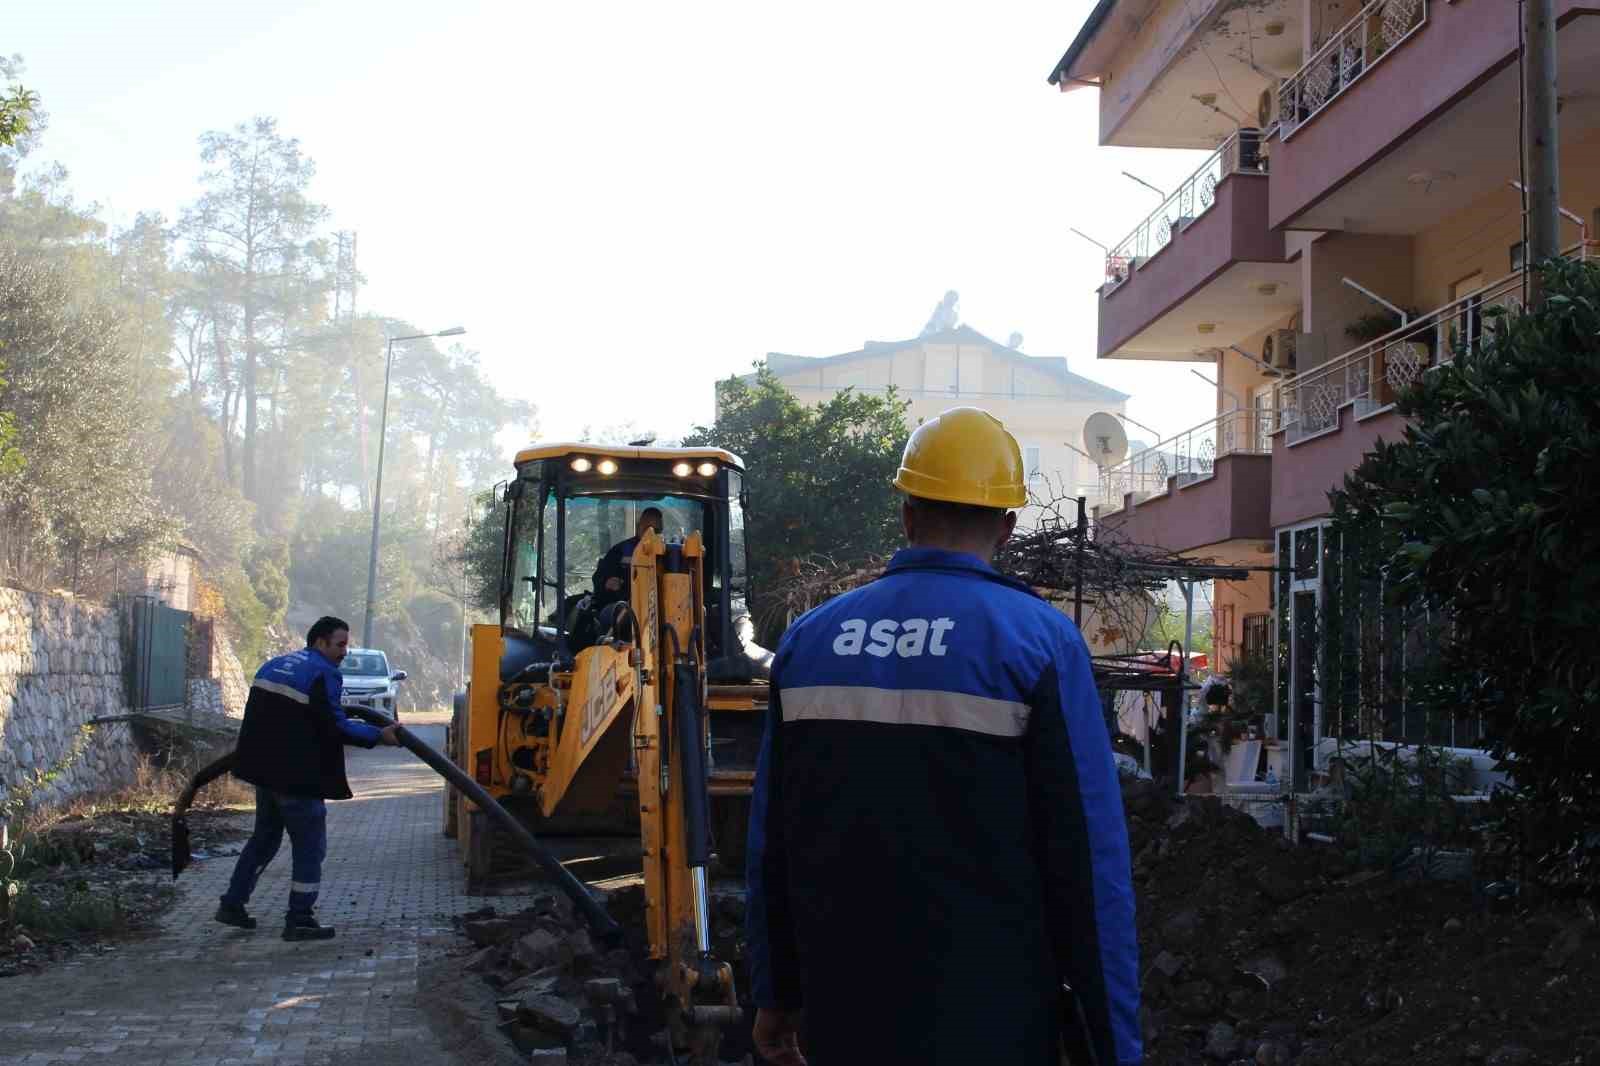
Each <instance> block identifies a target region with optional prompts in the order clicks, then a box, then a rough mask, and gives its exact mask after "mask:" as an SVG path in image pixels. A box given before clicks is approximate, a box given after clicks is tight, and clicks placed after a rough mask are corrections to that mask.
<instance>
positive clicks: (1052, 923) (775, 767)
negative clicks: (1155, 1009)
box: [747, 407, 1143, 1066]
mask: <svg viewBox="0 0 1600 1066" xmlns="http://www.w3.org/2000/svg"><path fill="white" fill-rule="evenodd" d="M894 484H895V487H896V488H898V489H899V490H900V491H901V492H903V493H904V494H905V500H904V502H903V504H902V510H901V520H902V524H903V527H904V530H905V534H906V539H907V540H908V541H909V542H910V546H909V547H907V548H905V549H903V550H901V551H900V552H899V553H897V554H896V555H895V556H894V558H893V559H892V560H891V561H890V563H889V565H888V567H887V568H886V570H885V571H884V573H883V575H882V576H881V577H880V578H879V579H878V580H877V581H875V582H873V583H872V584H870V585H867V586H865V587H863V588H860V589H857V590H855V591H853V592H850V593H847V594H846V595H843V596H840V597H838V598H836V599H834V600H831V601H829V602H828V603H825V604H823V605H822V606H821V607H818V608H817V609H816V610H814V611H811V612H810V613H809V614H806V615H805V616H803V617H802V618H800V619H799V620H798V621H796V622H795V623H794V625H793V626H791V627H790V629H789V631H788V632H787V633H786V634H785V635H784V638H783V642H782V644H781V646H780V647H779V649H778V653H777V658H776V661H775V662H774V664H773V668H772V701H771V704H770V710H769V711H768V718H767V725H766V732H765V736H764V738H763V741H762V747H761V754H760V761H759V764H758V768H757V771H756V783H755V794H754V797H753V802H752V808H751V818H750V839H749V852H748V862H749V865H748V869H747V876H748V887H749V911H748V922H749V929H748V943H749V946H750V954H749V958H750V964H751V975H752V980H753V993H754V997H755V1003H756V1007H757V1008H758V1011H757V1017H756V1025H755V1042H756V1046H757V1049H758V1050H759V1051H760V1053H761V1055H762V1056H763V1058H765V1059H766V1060H767V1061H768V1062H769V1063H774V1064H778V1066H804V1064H805V1063H806V1061H807V1058H806V1056H808V1055H809V1056H811V1057H812V1058H813V1059H814V1061H815V1062H816V1063H818V1064H820V1066H833V1064H836V1063H855V1062H873V1063H905V1064H907V1066H910V1064H912V1063H915V1064H918V1066H923V1064H935V1066H957V1064H960V1066H970V1064H972V1063H984V1064H985V1066H1046V1064H1050V1066H1058V1064H1059V1063H1060V1061H1061V1055H1062V1053H1063V1051H1064V1052H1065V1053H1066V1055H1067V1057H1068V1059H1069V1060H1070V1061H1071V1062H1072V1063H1073V1064H1074V1066H1083V1064H1085V1063H1096V1064H1099V1066H1127V1064H1132V1063H1137V1062H1140V1061H1141V1060H1142V1058H1143V1050H1142V1047H1141V1033H1140V1025H1139V1020H1138V1014H1139V984H1138V943H1137V940H1136V937H1135V927H1134V896H1133V884H1132V876H1131V871H1130V865H1131V864H1130V861H1129V856H1128V835H1127V826H1126V823H1125V822H1124V820H1123V812H1122V793H1121V789H1120V787H1119V784H1118V780H1117V771H1116V767H1115V764H1114V762H1113V760H1112V754H1111V742H1110V739H1109V737H1108V735H1107V732H1106V727H1105V722H1104V720H1103V718H1102V715H1101V709H1100V699H1099V696H1098V694H1097V693H1096V691H1095V687H1094V680H1093V677H1092V675H1091V673H1090V665H1089V653H1088V650H1087V648H1086V647H1085V645H1084V642H1083V638H1082V637H1081V636H1080V635H1079V633H1078V630H1077V628H1076V627H1075V626H1074V625H1073V624H1072V622H1071V620H1069V619H1068V618H1067V617H1066V615H1064V614H1062V613H1061V612H1060V611H1058V610H1056V609H1055V608H1053V607H1052V606H1050V604H1048V603H1046V602H1045V601H1044V600H1042V599H1040V598H1039V597H1038V596H1037V595H1035V594H1034V593H1033V592H1032V591H1031V590H1030V589H1029V588H1028V587H1027V586H1026V585H1024V584H1022V583H1020V582H1017V581H1013V580H1011V579H1010V578H1007V577H1003V576H1001V575H1000V574H999V573H997V572H996V571H995V569H994V568H993V566H992V560H993V557H994V555H995V552H996V551H997V550H998V549H999V547H1000V546H1001V545H1002V544H1004V543H1005V541H1006V540H1007V538H1008V537H1010V535H1011V532H1012V530H1013V529H1014V527H1015V525H1016V517H1017V516H1016V513H1015V512H1014V511H1013V510H1012V508H1016V507H1021V506H1023V505H1024V504H1025V503H1026V502H1027V487H1026V479H1025V477H1024V474H1023V466H1022V456H1021V453H1020V451H1019V449H1018V447H1017V442H1016V440H1015V439H1014V438H1013V437H1012V436H1011V434H1010V433H1008V432H1007V431H1006V430H1005V428H1004V427H1003V426H1002V425H1001V424H1000V422H999V421H998V420H996V419H995V418H994V417H993V416H991V415H990V414H988V413H987V412H985V411H981V410H978V409H976V408H971V407H957V408H953V409H951V410H948V411H945V412H944V413H943V414H941V415H940V416H938V417H937V418H935V419H933V420H931V421H929V422H927V423H924V424H923V425H922V426H920V427H919V428H918V429H917V430H916V432H914V433H913V434H912V435H911V439H910V440H909V442H908V443H907V445H906V449H905V455H904V458H903V460H902V463H901V466H900V470H899V474H898V476H897V477H896V478H895V481H894ZM802 1035H803V1036H804V1046H803V1047H802V1043H801V1037H802Z"/></svg>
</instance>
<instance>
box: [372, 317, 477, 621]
mask: <svg viewBox="0 0 1600 1066" xmlns="http://www.w3.org/2000/svg"><path fill="white" fill-rule="evenodd" d="M465 332H466V329H465V328H464V327H462V326H451V327H450V328H449V329H442V330H440V331H439V332H437V333H414V334H412V335H410V336H408V337H390V338H389V348H388V352H387V354H385V355H384V359H383V415H382V417H381V418H380V419H379V421H378V478H377V484H376V485H375V486H373V489H372V548H371V551H370V553H369V555H368V557H367V611H366V614H365V616H363V618H362V620H361V646H362V647H363V648H370V647H372V609H373V605H374V603H375V602H376V600H377V598H378V523H379V521H380V520H381V518H382V517H383V446H384V443H385V439H386V437H387V436H388V433H387V430H388V428H389V372H390V371H391V370H393V369H394V346H395V343H396V342H397V341H420V340H423V339H425V338H428V337H459V336H461V334H463V333H465Z"/></svg>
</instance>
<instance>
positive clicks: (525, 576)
mask: <svg viewBox="0 0 1600 1066" xmlns="http://www.w3.org/2000/svg"><path fill="white" fill-rule="evenodd" d="M518 459H519V477H520V479H521V484H523V485H524V486H526V487H525V488H523V489H522V490H520V492H519V491H518V490H516V489H513V490H511V491H509V492H508V494H507V495H508V500H507V503H508V505H509V513H508V518H507V528H506V547H507V550H506V571H507V573H506V575H505V578H504V580H503V581H502V618H503V619H504V621H503V622H502V624H500V625H478V626H474V627H473V628H472V631H471V667H472V669H471V676H470V681H469V684H468V689H467V692H466V693H465V694H463V695H461V696H458V698H457V713H456V718H455V721H454V722H453V723H452V727H451V738H450V750H451V753H452V757H453V758H454V759H456V760H457V762H458V764H459V765H461V766H462V768H463V769H464V770H465V771H466V772H468V773H469V774H472V775H473V776H474V777H475V778H476V779H477V781H478V783H479V784H480V785H482V786H483V787H484V788H485V789H487V790H488V791H489V792H490V794H491V795H493V796H494V797H495V798H496V800H497V801H498V802H501V803H502V805H504V806H506V807H507V808H508V809H511V810H513V811H516V812H519V813H521V814H522V815H523V816H524V818H525V820H526V821H527V822H529V827H530V829H532V831H533V832H534V833H535V834H536V835H545V836H549V835H552V834H557V833H573V834H579V835H588V834H598V833H610V834H614V833H617V832H619V831H621V832H628V833H630V834H637V836H638V840H639V845H640V851H641V854H642V873H643V881H644V889H645V899H646V923H647V926H648V929H647V932H648V934H649V944H650V953H651V955H652V957H653V958H655V959H657V960H659V961H660V962H661V964H662V968H661V971H660V973H659V975H658V984H659V986H660V987H661V989H662V991H663V994H664V995H665V997H666V998H667V1000H668V1004H669V1006H672V1007H674V1008H675V1011H671V1012H669V1017H671V1018H673V1019H674V1023H675V1024H674V1029H675V1031H677V1033H678V1035H679V1037H680V1039H681V1041H682V1042H683V1043H684V1044H685V1046H687V1047H688V1048H689V1049H690V1051H691V1056H692V1058H693V1059H694V1060H695V1061H707V1062H714V1061H715V1055H714V1052H715V1048H716V1042H717V1033H718V1027H717V1026H718V1023H726V1022H727V1021H728V1020H730V1019H731V1018H732V1017H733V1016H734V1015H735V1014H736V1011H734V1009H733V1008H734V1007H735V1006H736V1003H737V1000H736V998H735V995H734V993H735V989H734V982H733V976H732V969H731V967H730V966H728V964H727V963H726V962H725V961H719V960H717V959H715V958H713V957H712V955H711V953H710V951H709V938H710V930H709V928H708V926H709V921H710V920H709V914H708V910H707V906H708V904H707V896H708V893H709V887H708V884H709V878H710V876H711V873H712V872H713V871H712V870H711V869H708V868H707V867H708V866H715V865H716V864H715V861H713V862H711V863H709V864H707V863H706V862H705V861H704V860H703V859H702V861H701V863H700V864H699V865H698V867H697V866H696V864H694V863H693V862H692V861H691V855H690V851H691V850H692V849H691V843H692V840H691V837H692V835H693V834H692V832H691V821H692V818H693V810H694V805H693V802H692V795H693V790H695V789H697V788H698V789H702V790H703V794H704V795H705V796H707V797H708V800H707V803H708V805H710V806H715V807H716V808H717V809H718V810H719V812H720V813H719V815H718V816H717V817H718V818H719V829H720V832H719V833H718V834H717V835H718V836H719V838H720V839H719V840H718V844H719V845H720V847H719V848H718V849H717V850H718V852H719V854H720V855H721V857H722V858H723V860H724V862H726V860H727V858H728V856H729V854H730V853H732V854H734V855H738V854H739V853H741V852H742V847H743V834H744V821H745V817H746V816H747V811H748V797H749V795H750V792H751V788H752V784H753V779H754V750H755V749H754V746H753V743H752V742H751V741H750V740H749V738H750V737H751V736H754V737H755V738H756V740H755V743H758V740H759V730H760V725H761V713H760V712H763V711H764V710H765V708H766V704H767V699H766V687H765V682H764V680H762V679H761V678H758V677H750V678H742V677H738V676H734V677H732V678H731V680H730V679H729V676H728V671H729V667H728V666H727V663H728V662H729V661H730V660H733V661H738V657H737V655H735V654H734V653H735V652H736V651H739V650H740V649H738V648H735V647H734V645H736V644H737V643H738V642H737V639H736V638H735V637H734V636H733V633H734V627H733V625H732V621H733V617H732V614H733V611H734V610H735V609H736V608H737V606H738V604H737V597H738V595H739V594H742V592H743V589H742V585H740V584H739V582H740V581H741V578H740V576H739V575H740V573H741V571H742V566H738V565H735V558H734V556H735V553H736V552H740V553H742V536H741V537H737V538H736V537H735V536H734V533H735V532H736V530H735V529H734V527H735V526H736V525H737V526H739V527H740V530H738V532H742V522H739V521H738V520H737V518H736V517H735V516H734V512H733V508H737V507H742V503H743V499H742V492H741V491H740V487H741V486H740V483H741V482H742V472H743V471H742V467H741V465H740V464H739V462H738V459H737V458H736V457H734V456H732V455H729V454H728V453H726V452H718V451H714V450H690V449H654V448H651V449H596V448H593V447H590V446H577V445H558V446H544V447H541V448H533V449H528V450H526V451H524V452H523V453H522V454H521V455H519V456H518ZM608 460H609V462H607V461H608ZM580 467H581V469H579V468H580ZM686 467H687V468H688V469H689V471H690V473H689V474H687V475H686V474H685V473H684V472H683V471H684V469H685V468H686ZM607 479H612V480H607ZM514 484H515V483H514ZM680 493H681V494H682V495H681V496H680V495H679V494H680ZM536 494H537V495H536ZM608 505H609V506H613V507H615V506H623V507H624V515H625V517H627V518H628V519H635V518H636V517H637V514H638V512H640V511H642V510H643V509H644V507H646V506H651V507H659V508H660V509H662V510H664V511H667V512H668V513H669V515H670V519H669V521H668V525H669V526H673V527H676V528H669V529H666V530H664V531H663V533H661V534H658V533H656V532H654V531H652V530H650V529H644V530H643V532H642V533H641V535H640V536H639V537H638V541H637V543H636V544H635V545H634V546H633V549H632V554H631V559H630V561H629V564H628V574H629V580H628V583H627V590H626V596H625V599H624V600H623V601H622V603H621V604H620V605H618V606H616V607H613V608H611V609H610V611H609V612H601V613H600V614H599V615H598V618H599V621H598V622H596V621H595V618H594V617H591V616H592V615H593V612H589V613H586V612H587V611H588V608H587V607H586V604H587V603H588V602H589V601H590V600H592V599H593V598H595V597H596V596H598V592H595V593H591V594H589V596H588V599H585V597H584V596H583V595H582V594H579V595H576V596H573V595H568V590H567V588H566V583H567V582H568V581H569V580H574V581H576V580H577V579H578V578H581V579H582V580H583V581H584V582H587V574H586V573H585V572H584V571H585V570H586V569H588V568H589V566H590V564H589V560H588V557H587V556H584V557H583V558H582V559H580V560H578V561H577V563H574V561H573V560H572V559H571V558H570V557H569V556H570V555H571V554H573V552H575V551H576V546H577V544H578V542H579V541H583V542H584V543H586V544H588V546H589V549H590V552H591V554H592V551H593V549H594V548H596V547H598V546H599V545H600V544H601V543H602V542H604V541H607V540H610V539H611V538H612V537H614V536H615V533H616V532H617V530H616V529H615V528H614V527H615V526H616V522H615V521H614V520H613V521H611V522H610V524H609V525H608V524H606V523H600V525H599V529H600V535H599V536H596V535H595V530H594V529H591V528H590V526H589V524H586V523H587V518H585V521H584V522H578V521H576V520H575V516H576V515H578V514H579V513H580V512H582V513H583V514H584V515H585V516H587V513H588V511H590V510H594V509H595V508H596V507H599V508H604V507H606V506H608ZM534 507H536V508H537V514H538V520H539V522H540V523H541V525H540V527H539V529H540V530H542V533H540V535H539V539H538V550H536V551H535V552H533V553H532V555H531V556H530V555H529V553H528V552H527V550H526V549H527V544H526V543H525V539H526V537H527V536H528V535H529V531H530V528H531V525H532V523H531V522H530V521H529V520H528V516H529V513H530V511H529V508H534ZM552 507H554V508H556V511H555V514H554V521H552V515H551V512H550V509H551V508H552ZM697 517H698V519H699V521H698V523H697V527H695V528H691V526H696V521H695V520H696V518H697ZM739 517H742V515H741V516H739ZM552 533H553V534H554V539H555V541H556V543H554V544H552V543H551V540H552V536H551V535H552ZM606 546H607V547H609V545H606ZM552 555H554V557H555V558H556V568H557V569H558V570H559V571H560V573H559V574H558V575H557V576H555V577H551V576H550V575H551V565H550V564H551V556H552ZM530 559H531V562H530V561H529V560H530ZM738 563H740V564H742V559H741V560H738ZM708 567H709V570H710V573H711V575H712V579H711V580H708V577H707V574H708ZM524 570H528V571H530V572H528V573H524V572H523V571H524ZM575 575H576V577H575ZM518 582H522V583H524V584H526V585H529V586H531V589H532V591H531V593H530V592H529V591H528V590H527V589H524V588H519V587H518V584H517V583H518ZM547 592H550V593H553V596H551V599H552V600H553V601H554V610H553V612H552V613H551V614H550V615H548V616H547V615H546V614H545V611H544V607H545V602H546V601H545V594H546V593H547ZM519 597H520V598H519ZM708 599H709V603H708ZM530 600H531V603H532V605H533V606H532V609H531V613H530V609H529V607H528V602H529V601H530ZM569 602H570V603H571V606H569ZM551 618H553V619H554V620H555V621H554V625H553V627H552V626H551V625H549V624H542V625H541V624H540V623H547V622H548V621H549V619H551ZM530 620H531V622H532V624H534V625H537V626H538V627H539V628H538V629H537V630H536V631H535V633H534V635H532V636H530V634H529V625H530ZM591 627H593V628H592V631H591ZM740 647H741V648H742V646H740ZM529 649H532V650H531V651H530V650H529ZM546 650H548V656H549V657H548V660H546V661H541V658H540V657H541V656H543V655H545V654H546ZM714 670H716V671H720V674H721V675H722V676H720V677H719V679H718V681H717V683H712V679H711V674H712V673H713V671H714ZM680 685H681V687H680ZM680 716H687V720H689V721H690V722H691V726H689V727H685V726H683V725H682V724H681V723H680ZM714 723H716V728H715V729H714ZM730 723H731V725H732V726H734V727H737V729H736V730H735V731H737V732H740V733H741V734H742V735H743V736H744V738H745V740H744V741H743V742H742V743H743V754H744V756H745V757H744V758H740V757H738V756H737V755H736V756H734V757H732V758H723V759H721V760H720V761H721V762H723V763H725V764H727V765H717V762H718V761H719V760H718V758H717V757H715V756H714V754H713V752H714V748H713V739H714V733H715V732H716V730H717V729H724V728H727V727H729V724H730ZM695 724H697V735H698V737H699V746H700V748H701V752H700V757H699V758H698V759H696V758H692V757H685V753H684V752H683V751H682V750H680V749H682V747H683V745H682V743H681V737H682V736H683V735H684V733H683V732H682V730H684V729H685V728H695V727H696V725H695ZM724 743H726V744H736V743H739V742H736V741H735V740H727V741H721V740H719V741H718V745H719V746H720V745H722V744H724ZM689 754H690V755H693V753H689ZM697 766H698V767H700V769H699V771H698V772H696V770H695V767H697ZM447 804H448V805H449V806H448V807H447V815H446V831H447V832H451V833H453V834H454V835H456V836H457V837H458V839H459V841H460V843H461V847H462V852H463V856H464V859H465V861H466V864H467V865H468V868H469V873H470V874H471V875H472V877H473V878H474V879H480V880H481V879H484V878H486V877H488V876H489V874H490V871H491V867H492V866H493V863H494V860H495V858H496V856H495V855H494V854H493V851H494V847H493V843H492V834H491V833H490V832H489V830H488V828H487V825H486V822H485V821H484V820H483V819H482V818H481V817H475V814H476V813H477V812H475V811H474V810H473V805H472V804H471V803H470V802H469V801H467V800H465V799H464V798H462V797H456V796H451V797H449V798H448V799H447ZM701 809H702V810H706V809H707V808H704V807H703V808H701ZM730 812H731V816H730ZM710 818H711V815H710V814H709V813H707V814H703V815H702V816H701V822H703V823H707V824H706V827H705V829H706V831H707V832H709V831H710V825H709V820H710ZM702 839H703V838H702ZM701 850H702V851H703V850H704V847H703V846H702V849H701ZM580 876H581V875H580ZM713 1019H714V1020H713Z"/></svg>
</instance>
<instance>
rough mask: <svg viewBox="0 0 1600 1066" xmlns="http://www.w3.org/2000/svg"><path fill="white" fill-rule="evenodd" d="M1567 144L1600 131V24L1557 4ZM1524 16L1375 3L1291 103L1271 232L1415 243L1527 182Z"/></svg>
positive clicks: (1341, 35)
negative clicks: (1522, 175) (1520, 70)
mask: <svg viewBox="0 0 1600 1066" xmlns="http://www.w3.org/2000/svg"><path fill="white" fill-rule="evenodd" d="M1554 3H1555V9H1556V24H1557V27H1558V35H1557V49H1556V51H1557V55H1556V59H1557V64H1558V66H1557V71H1556V81H1557V84H1558V85H1559V86H1560V88H1561V93H1562V100H1563V106H1562V110H1561V139H1562V143H1563V144H1564V145H1573V144H1579V143H1582V142H1583V141H1584V140H1585V139H1587V138H1588V137H1589V136H1591V134H1592V133H1593V132H1594V131H1595V130H1597V129H1600V93H1597V91H1596V90H1597V89H1600V74H1597V73H1596V71H1600V17H1597V16H1596V14H1595V12H1594V9H1593V8H1592V7H1586V6H1584V5H1583V4H1582V3H1580V2H1579V0H1554ZM1517 10H1518V9H1517V5H1515V4H1507V5H1499V4H1483V3H1475V2H1466V0H1458V2H1454V3H1449V2H1445V0H1375V2H1374V3H1370V4H1368V5H1367V6H1366V7H1365V8H1363V9H1362V11H1361V14H1360V15H1358V16H1357V17H1356V18H1355V19H1353V20H1352V21H1350V22H1348V23H1346V24H1345V25H1344V26H1343V27H1341V28H1340V30H1339V31H1338V32H1337V33H1335V34H1334V35H1333V36H1332V37H1330V38H1329V39H1328V40H1327V41H1326V42H1325V43H1324V44H1323V45H1322V46H1321V47H1319V48H1318V49H1317V51H1316V52H1315V53H1314V54H1312V56H1311V58H1310V60H1309V61H1308V62H1306V63H1305V64H1304V65H1302V66H1301V67H1300V69H1299V70H1297V71H1296V72H1295V73H1294V74H1292V75H1291V76H1290V77H1288V78H1287V79H1285V80H1284V82H1283V84H1282V85H1281V86H1280V87H1279V90H1278V105H1277V114H1278V127H1277V130H1278V134H1277V136H1278V140H1277V141H1276V142H1275V143H1272V144H1271V145H1270V147H1269V152H1270V155H1271V157H1272V182H1271V190H1270V195H1269V205H1268V224H1269V225H1271V226H1272V227H1273V228H1284V229H1291V230H1326V231H1342V232H1354V233H1385V234H1395V235H1415V234H1417V233H1421V232H1423V231H1425V230H1427V229H1430V228H1432V227H1434V226H1436V225H1438V224H1440V223H1441V222H1443V221H1444V220H1446V219H1448V218H1450V217H1452V216H1453V215H1455V214H1456V213H1458V212H1460V211H1462V210H1465V209H1467V208H1469V207H1470V206H1471V205H1472V204H1474V203H1477V202H1479V201H1481V200H1482V199H1484V198H1485V197H1486V196H1488V195H1490V194H1492V193H1493V192H1494V191H1495V190H1497V189H1501V188H1504V186H1505V183H1506V180H1507V179H1508V178H1515V177H1516V176H1517V139H1518V123H1519V118H1520V114H1521V109H1520V107H1519V105H1518V90H1519V82H1518V77H1517V69H1516V57H1517V33H1518V19H1517Z"/></svg>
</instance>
